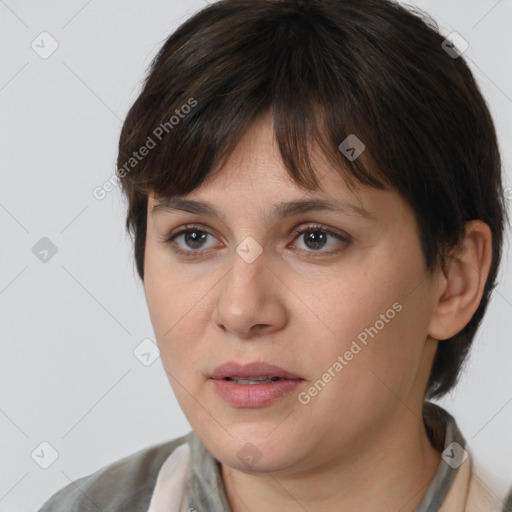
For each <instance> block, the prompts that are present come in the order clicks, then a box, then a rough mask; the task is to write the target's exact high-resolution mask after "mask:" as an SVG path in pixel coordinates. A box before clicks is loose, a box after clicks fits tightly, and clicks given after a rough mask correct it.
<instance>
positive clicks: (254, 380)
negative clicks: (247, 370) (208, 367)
mask: <svg viewBox="0 0 512 512" xmlns="http://www.w3.org/2000/svg"><path fill="white" fill-rule="evenodd" d="M226 378H227V380H231V381H233V382H236V383H237V384H267V383H270V382H274V381H276V380H280V377H251V378H249V379H242V378H238V377H226Z"/></svg>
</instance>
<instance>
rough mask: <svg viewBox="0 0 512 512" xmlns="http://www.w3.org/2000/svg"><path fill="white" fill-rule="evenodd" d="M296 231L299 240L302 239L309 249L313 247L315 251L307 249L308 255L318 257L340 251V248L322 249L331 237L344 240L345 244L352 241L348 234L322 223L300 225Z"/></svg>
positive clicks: (340, 240)
mask: <svg viewBox="0 0 512 512" xmlns="http://www.w3.org/2000/svg"><path fill="white" fill-rule="evenodd" d="M294 232H295V233H297V234H298V235H299V236H298V237H297V238H296V239H297V240H302V241H303V242H304V243H305V245H306V247H307V248H308V249H313V251H310V250H308V249H306V252H308V253H309V254H308V257H314V258H316V257H318V256H322V255H324V256H325V255H330V254H335V253H338V252H340V249H334V250H331V251H321V250H320V249H322V248H324V247H325V246H326V244H327V243H328V241H329V238H331V239H334V240H336V241H337V242H342V243H343V244H344V245H349V244H350V243H351V242H352V240H351V238H350V237H349V236H348V235H345V236H344V235H340V234H338V233H335V232H334V231H331V230H330V229H329V228H327V227H324V226H322V225H320V224H310V225H308V226H299V227H298V228H296V229H294ZM315 253H320V254H315Z"/></svg>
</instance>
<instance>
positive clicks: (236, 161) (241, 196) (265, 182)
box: [148, 115, 403, 223]
mask: <svg viewBox="0 0 512 512" xmlns="http://www.w3.org/2000/svg"><path fill="white" fill-rule="evenodd" d="M311 155H312V159H313V164H314V167H315V171H316V177H317V180H318V183H319V186H318V188H316V189H315V190H308V189H305V188H304V187H302V186H300V185H299V184H297V183H296V182H294V181H293V179H292V178H291V176H290V175H289V174H288V172H287V170H286V168H285V166H284V164H283V162H282V159H281V156H280V152H279V149H278V147H277V143H276V141H275V136H274V130H273V123H272V118H271V116H269V115H265V116H261V117H260V118H258V119H257V120H256V121H255V122H254V123H253V124H252V125H251V126H250V127H249V129H248V130H247V132H246V133H245V134H244V136H243V137H242V138H241V139H240V141H239V143H238V144H237V146H236V147H235V148H234V150H233V151H232V152H231V154H230V155H229V156H228V157H227V158H226V159H225V161H224V162H223V164H222V166H221V165H218V166H217V167H214V168H213V169H212V171H211V173H210V174H209V176H208V177H207V179H206V180H205V181H204V182H203V183H202V185H201V186H200V187H198V188H196V189H195V190H193V191H192V192H190V193H189V194H187V195H184V196H173V197H155V196H154V194H153V193H151V194H150V195H149V198H150V200H149V201H148V211H149V212H150V214H151V215H157V214H158V213H160V212H177V211H185V212H189V213H193V214H197V215H202V216H207V217H216V218H218V219H220V220H223V221H225V220H226V212H228V214H229V215H230V216H232V215H233V212H239V214H242V213H243V214H244V215H245V214H246V213H247V212H248V210H250V209H251V208H252V209H257V210H258V214H261V215H263V216H264V217H265V219H268V220H272V221H274V220H277V219H279V218H285V217H289V216H293V215H298V214H301V213H308V212H314V211H330V212H333V213H336V214H341V215H343V216H345V217H350V218H352V219H355V220H361V221H365V222H373V223H375V222H377V220H378V219H379V217H380V216H381V215H382V212H384V211H388V212H389V211H390V209H395V208H396V207H400V206H403V205H402V204H400V203H403V201H401V198H400V196H399V195H398V194H397V193H395V192H393V191H391V190H385V191H382V190H377V189H375V188H372V187H369V186H363V185H361V184H359V185H358V184H356V185H355V186H352V187H351V188H349V187H348V186H347V183H346V182H345V179H344V178H343V177H342V175H341V174H340V172H339V171H338V170H336V169H334V168H333V167H332V164H330V163H329V161H328V159H327V158H326V157H325V156H323V155H322V154H321V153H320V152H318V150H315V149H314V148H313V149H312V151H311Z"/></svg>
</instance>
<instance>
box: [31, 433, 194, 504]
mask: <svg viewBox="0 0 512 512" xmlns="http://www.w3.org/2000/svg"><path fill="white" fill-rule="evenodd" d="M187 441H188V435H185V436H181V437H179V438H176V439H173V440H172V441H167V442H164V443H160V444H155V445H152V446H150V447H149V448H144V449H142V450H139V451H138V452H135V453H133V454H131V455H128V456H126V457H124V458H122V459H119V460H117V461H115V462H113V463H112V464H109V465H108V466H104V467H102V468H100V469H98V470H97V471H95V472H94V473H92V474H90V475H88V476H84V477H82V478H79V479H77V480H75V481H73V482H71V483H69V484H68V485H66V486H65V487H63V488H62V489H60V490H59V491H57V492H56V493H55V494H53V495H52V496H51V497H50V498H49V499H48V500H47V501H46V502H45V503H44V504H43V506H42V507H41V508H40V509H39V511H38V512H89V511H91V512H93V511H94V512H97V511H98V510H101V511H104V512H116V511H123V512H124V511H130V510H134V511H135V510H137V511H139V510H147V508H148V506H149V503H150V501H151V496H152V494H153V490H154V487H155V484H156V480H157V476H158V472H159V471H160V468H161V467H162V465H163V464H164V463H165V461H166V459H167V458H168V457H169V455H170V454H171V453H173V452H174V451H175V450H176V449H177V448H178V447H179V446H181V445H184V444H186V443H187ZM178 451H179V450H178Z"/></svg>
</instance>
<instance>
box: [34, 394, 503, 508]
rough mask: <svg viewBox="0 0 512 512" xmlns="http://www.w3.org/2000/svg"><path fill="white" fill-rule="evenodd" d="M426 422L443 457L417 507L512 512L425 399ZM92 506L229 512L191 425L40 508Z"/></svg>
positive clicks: (449, 419) (450, 421) (448, 422)
mask: <svg viewBox="0 0 512 512" xmlns="http://www.w3.org/2000/svg"><path fill="white" fill-rule="evenodd" d="M423 422H424V424H425V428H426V431H427V434H428V437H429V439H430V442H431V443H432V445H433V446H434V448H436V449H437V450H438V451H442V452H443V458H442V460H441V463H440V465H439V468H438V470H437V472H436V474H435V476H434V478H433V479H432V481H431V483H430V485H429V487H428V489H427V492H426V494H425V496H424V498H423V500H422V502H421V503H420V504H419V505H418V506H417V507H416V509H415V511H414V512H512V489H511V492H510V493H509V495H508V497H507V496H506V492H505V490H504V486H503V483H504V481H503V480H499V482H500V483H499V484H498V483H497V482H498V481H497V480H495V479H496V477H494V479H493V478H492V477H491V476H490V474H489V473H487V472H486V471H484V470H483V469H482V468H481V467H479V466H478V465H476V464H475V461H474V459H473V456H472V454H471V451H470V449H469V448H468V447H467V446H466V442H465V439H464V437H463V436H462V434H461V432H460V431H459V429H458V427H457V424H456V422H455V420H454V418H453V416H451V415H450V414H449V413H448V412H447V411H446V410H445V409H443V408H442V407H440V406H439V405H436V404H434V403H431V402H425V403H424V406H423ZM493 480H494V481H493ZM93 511H94V512H98V511H101V512H232V511H231V508H230V506H229V502H228V500H227V497H226V494H225V489H224V485H223V481H222V476H221V465H220V462H219V461H218V460H217V459H215V458H214V457H213V455H212V454H211V453H210V452H209V451H208V450H207V449H206V447H205V446H204V445H203V444H202V442H201V441H200V440H199V438H198V437H197V436H196V434H195V433H194V431H190V432H189V433H188V434H186V435H184V436H181V437H179V438H176V439H173V440H171V441H167V442H164V443H160V444H156V445H152V446H150V447H149V448H144V449H142V450H140V451H138V452H136V453H133V454H131V455H129V456H127V457H124V458H122V459H120V460H118V461H116V462H114V463H112V464H109V465H108V466H105V467H103V468H101V469H99V470H97V471H96V472H94V473H92V474H90V475H88V476H84V477H82V478H79V479H78V480H75V481H73V482H71V483H69V484H68V485H66V486H65V487H64V488H62V489H60V490H59V491H57V492H56V493H55V494H53V495H52V496H51V497H50V498H49V499H48V500H47V501H46V502H45V503H44V504H43V506H42V507H41V508H40V509H39V511H38V512H93Z"/></svg>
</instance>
